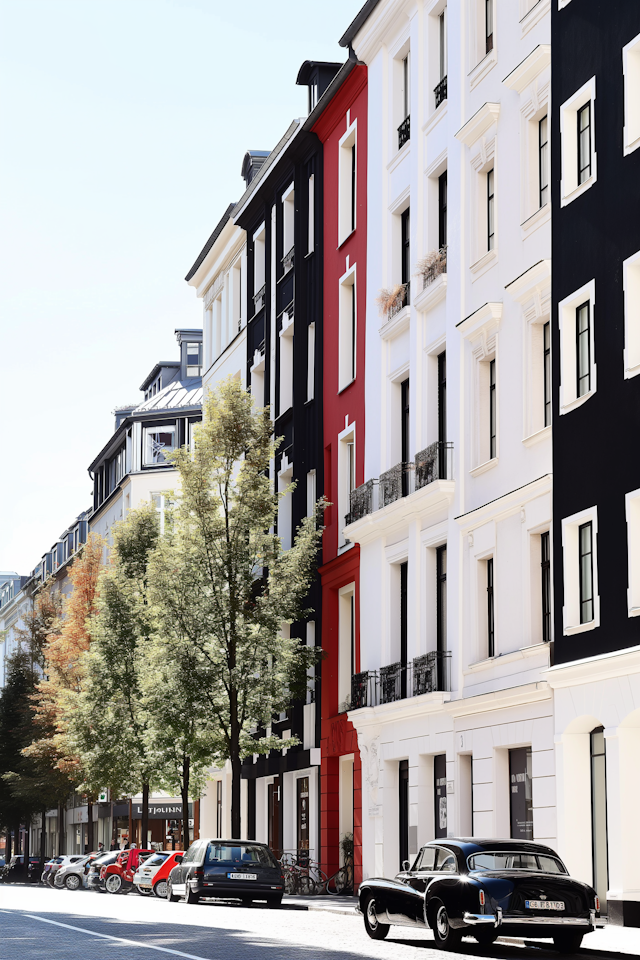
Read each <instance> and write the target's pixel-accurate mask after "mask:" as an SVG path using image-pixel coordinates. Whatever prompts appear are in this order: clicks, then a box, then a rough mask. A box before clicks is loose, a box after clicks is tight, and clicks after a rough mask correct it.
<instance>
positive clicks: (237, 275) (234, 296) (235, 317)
mask: <svg viewBox="0 0 640 960" xmlns="http://www.w3.org/2000/svg"><path fill="white" fill-rule="evenodd" d="M229 280H230V283H229V287H230V291H231V330H230V332H229V341H230V342H231V340H233V338H234V337H235V335H236V334H237V333H240V331H241V330H242V260H241V259H238V260H237V261H236V262H235V263H234V265H233V267H232V268H231V270H230V272H229Z"/></svg>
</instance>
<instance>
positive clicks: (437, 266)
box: [417, 245, 447, 289]
mask: <svg viewBox="0 0 640 960" xmlns="http://www.w3.org/2000/svg"><path fill="white" fill-rule="evenodd" d="M417 267H418V272H419V273H421V274H422V287H423V289H424V288H425V287H428V286H429V284H430V283H433V281H434V280H436V279H437V278H438V277H439V276H440V274H441V273H446V272H447V247H446V245H445V246H443V247H440V249H439V250H432V251H431V253H428V254H427V256H426V257H423V258H422V260H420V261H418V264H417Z"/></svg>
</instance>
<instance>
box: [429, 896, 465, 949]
mask: <svg viewBox="0 0 640 960" xmlns="http://www.w3.org/2000/svg"><path fill="white" fill-rule="evenodd" d="M433 936H434V939H435V941H436V946H437V947H440V949H441V950H455V948H456V947H457V946H458V945H459V943H460V941H461V940H462V930H455V929H454V928H453V927H452V926H451V922H450V920H449V914H448V913H447V908H446V907H445V905H444V903H439V904H437V906H436V908H435V910H434V911H433Z"/></svg>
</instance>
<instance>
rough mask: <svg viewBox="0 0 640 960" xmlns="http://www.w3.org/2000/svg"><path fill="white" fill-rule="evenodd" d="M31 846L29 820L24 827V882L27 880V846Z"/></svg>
mask: <svg viewBox="0 0 640 960" xmlns="http://www.w3.org/2000/svg"><path fill="white" fill-rule="evenodd" d="M30 846H31V823H30V822H29V820H27V822H26V823H25V827H24V882H25V883H28V882H29V854H30V851H29V847H30Z"/></svg>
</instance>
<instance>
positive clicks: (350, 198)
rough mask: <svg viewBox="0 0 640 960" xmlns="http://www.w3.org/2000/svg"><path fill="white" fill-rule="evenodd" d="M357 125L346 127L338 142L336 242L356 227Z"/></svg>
mask: <svg viewBox="0 0 640 960" xmlns="http://www.w3.org/2000/svg"><path fill="white" fill-rule="evenodd" d="M356 137H357V126H356V121H355V120H354V122H353V123H352V124H351V125H350V126H349V127H348V129H347V131H346V133H344V134H343V136H342V137H341V138H340V144H339V148H338V150H339V157H338V163H339V169H338V179H339V189H338V206H339V209H338V244H341V243H344V241H345V240H346V239H347V237H348V236H350V234H351V233H352V232H353V231H354V230H355V229H356V211H357V206H356V203H357V143H356Z"/></svg>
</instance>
